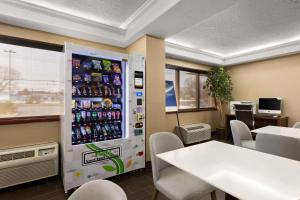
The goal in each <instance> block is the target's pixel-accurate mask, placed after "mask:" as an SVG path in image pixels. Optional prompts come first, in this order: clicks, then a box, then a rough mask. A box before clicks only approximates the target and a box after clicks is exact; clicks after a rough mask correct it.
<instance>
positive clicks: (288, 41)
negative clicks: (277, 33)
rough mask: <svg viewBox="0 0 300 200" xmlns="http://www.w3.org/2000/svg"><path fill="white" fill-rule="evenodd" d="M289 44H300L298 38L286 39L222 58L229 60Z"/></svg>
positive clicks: (299, 37)
mask: <svg viewBox="0 0 300 200" xmlns="http://www.w3.org/2000/svg"><path fill="white" fill-rule="evenodd" d="M291 42H300V36H298V37H293V38H290V39H287V40H282V41H276V42H271V43H268V44H263V45H259V46H254V47H251V48H247V49H243V50H241V51H236V52H234V53H231V54H228V55H225V56H224V57H225V58H228V57H229V58H230V57H235V56H240V55H243V54H247V53H251V52H255V51H261V50H266V49H269V48H272V47H277V46H280V45H284V44H288V43H291Z"/></svg>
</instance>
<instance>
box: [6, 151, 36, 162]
mask: <svg viewBox="0 0 300 200" xmlns="http://www.w3.org/2000/svg"><path fill="white" fill-rule="evenodd" d="M31 157H34V150H31V151H23V152H18V153H8V154H3V155H0V162H5V161H10V160H18V159H22V158H31Z"/></svg>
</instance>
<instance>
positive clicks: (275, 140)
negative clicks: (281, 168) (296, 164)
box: [256, 133, 300, 161]
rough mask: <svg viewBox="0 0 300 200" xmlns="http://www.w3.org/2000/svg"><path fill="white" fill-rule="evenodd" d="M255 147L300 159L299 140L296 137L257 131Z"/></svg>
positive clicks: (262, 150) (274, 153) (266, 151)
mask: <svg viewBox="0 0 300 200" xmlns="http://www.w3.org/2000/svg"><path fill="white" fill-rule="evenodd" d="M256 149H257V150H258V151H261V152H265V153H269V154H273V155H277V156H281V157H285V158H290V159H294V160H298V161H300V140H299V139H297V138H293V137H287V136H282V135H273V134H263V133H259V134H258V135H257V136H256Z"/></svg>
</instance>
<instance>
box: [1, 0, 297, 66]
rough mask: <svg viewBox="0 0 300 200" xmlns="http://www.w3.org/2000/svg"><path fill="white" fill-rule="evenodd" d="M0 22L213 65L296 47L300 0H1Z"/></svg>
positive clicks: (263, 56)
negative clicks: (147, 41)
mask: <svg viewBox="0 0 300 200" xmlns="http://www.w3.org/2000/svg"><path fill="white" fill-rule="evenodd" d="M0 22H4V23H9V24H13V25H18V26H23V27H28V28H33V29H38V30H42V31H47V32H52V33H57V34H63V35H68V36H72V37H77V38H82V39H87V40H91V41H96V42H102V43H107V44H112V45H116V46H120V47H126V46H128V45H129V44H130V43H132V42H133V41H135V40H136V39H137V38H139V37H141V36H142V35H144V34H149V35H153V36H157V37H161V38H165V39H166V41H167V43H166V53H167V55H168V56H170V57H175V58H181V59H186V60H192V61H196V62H204V63H210V64H216V65H232V64H237V63H243V62H249V61H254V60H260V59H266V58H270V57H275V56H282V55H287V54H293V53H299V52H300V0H51V1H49V0H1V1H0Z"/></svg>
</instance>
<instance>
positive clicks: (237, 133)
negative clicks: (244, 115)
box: [230, 120, 255, 149]
mask: <svg viewBox="0 0 300 200" xmlns="http://www.w3.org/2000/svg"><path fill="white" fill-rule="evenodd" d="M230 127H231V132H232V137H233V143H234V145H236V146H240V147H245V148H248V149H255V141H254V140H253V138H252V135H251V132H250V129H249V128H248V126H247V125H246V124H245V123H244V122H242V121H239V120H231V121H230Z"/></svg>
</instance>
